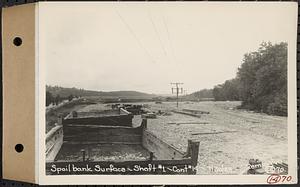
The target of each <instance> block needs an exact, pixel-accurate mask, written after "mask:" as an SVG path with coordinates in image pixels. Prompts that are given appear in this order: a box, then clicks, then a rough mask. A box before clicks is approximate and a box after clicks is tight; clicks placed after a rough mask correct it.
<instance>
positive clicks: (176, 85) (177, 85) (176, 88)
mask: <svg viewBox="0 0 300 187" xmlns="http://www.w3.org/2000/svg"><path fill="white" fill-rule="evenodd" d="M182 84H183V83H180V82H172V83H171V85H175V87H172V94H173V93H175V94H176V100H177V108H178V96H179V94H182V93H183V88H182V87H180V85H182ZM174 90H175V91H174Z"/></svg>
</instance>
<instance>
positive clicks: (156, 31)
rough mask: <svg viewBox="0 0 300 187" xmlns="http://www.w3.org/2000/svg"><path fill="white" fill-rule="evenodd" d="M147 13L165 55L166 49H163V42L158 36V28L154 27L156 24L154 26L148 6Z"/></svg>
mask: <svg viewBox="0 0 300 187" xmlns="http://www.w3.org/2000/svg"><path fill="white" fill-rule="evenodd" d="M148 15H149V17H150V21H151V23H152V26H153V28H154V31H155V34H156V36H157V38H158V40H159V43H160V46H161V48H162V50H163V51H164V54H165V55H167V52H166V49H165V47H164V45H163V42H162V40H161V38H160V36H159V33H158V30H157V28H156V26H155V24H154V21H153V18H152V15H151V12H150V9H149V7H148Z"/></svg>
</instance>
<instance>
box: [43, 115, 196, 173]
mask: <svg viewBox="0 0 300 187" xmlns="http://www.w3.org/2000/svg"><path fill="white" fill-rule="evenodd" d="M104 118H105V117H104ZM68 119H70V118H68ZM68 119H65V120H63V126H62V127H60V128H57V129H54V130H53V131H50V132H51V133H52V134H57V137H56V138H55V136H54V135H51V136H50V135H49V136H47V137H49V138H47V140H46V145H47V146H46V147H47V148H48V147H49V149H47V150H48V152H47V156H46V160H47V162H46V172H47V174H48V175H72V174H77V175H81V174H82V175H83V174H92V175H97V174H98V175H99V174H126V175H127V174H139V175H140V174H153V175H156V174H161V175H164V174H185V175H186V174H195V173H196V166H197V163H198V152H199V142H194V141H191V140H189V141H188V148H187V151H186V152H185V153H183V152H181V151H179V150H177V149H176V148H175V147H174V146H172V145H170V144H168V143H166V142H164V141H162V140H161V139H160V138H158V137H157V136H155V135H154V134H153V133H152V132H150V131H149V130H147V119H143V120H142V123H141V125H140V126H139V127H128V126H122V125H119V126H116V125H105V124H103V122H99V123H91V124H88V123H80V122H81V121H80V122H75V123H74V120H75V118H72V120H73V121H72V123H71V122H70V121H67V120H68ZM78 119H79V120H80V118H78ZM98 120H99V121H101V118H100V117H98ZM62 130H63V133H61V131H62ZM56 131H59V133H58V132H56ZM59 135H60V136H59ZM58 137H59V138H58ZM62 137H63V143H62V145H61V139H62ZM48 142H51V143H48ZM55 142H57V144H58V146H56V149H50V147H51V145H52V147H53V146H54V145H55ZM109 145H111V146H109ZM116 145H118V146H116ZM126 146H127V147H126ZM82 147H83V148H82ZM105 147H106V148H107V147H110V148H112V149H113V148H114V147H118V149H120V150H116V151H110V152H108V151H106V150H104V149H105ZM122 147H124V149H123V151H124V150H125V153H122V150H121V149H122ZM57 148H61V150H59V151H58V150H57ZM81 148H82V149H81ZM128 148H130V149H131V151H132V150H133V151H134V150H135V148H138V149H136V150H140V151H142V153H143V154H140V153H136V154H135V155H142V156H141V157H140V158H139V159H135V157H130V155H129V158H127V159H126V157H125V156H124V157H125V159H126V160H122V155H121V156H120V154H124V155H127V153H126V149H128ZM66 149H68V150H69V152H66V151H64V150H66ZM72 151H73V152H72ZM74 151H75V152H76V154H75V152H74ZM70 152H71V153H70ZM104 153H105V154H111V155H110V156H111V158H114V159H112V160H110V159H109V158H110V157H109V156H107V157H105V155H99V154H104ZM61 154H64V156H62V155H61ZM68 154H71V155H68ZM72 154H73V155H72ZM114 154H115V155H114ZM116 154H118V155H116ZM128 154H129V153H128ZM78 155H79V156H78ZM118 156H119V157H120V158H119V157H118ZM67 157H68V158H69V159H64V158H67ZM62 158H63V159H62ZM115 158H117V159H115ZM56 168H65V169H63V170H62V171H60V172H57V170H56ZM116 168H118V169H116Z"/></svg>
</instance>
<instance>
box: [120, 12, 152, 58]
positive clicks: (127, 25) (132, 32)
mask: <svg viewBox="0 0 300 187" xmlns="http://www.w3.org/2000/svg"><path fill="white" fill-rule="evenodd" d="M115 11H116V13H117V14H118V16H119V18H120V19H121V21H122V22H123V23H124V25H125V26H126V27H127V29H128V30H129V32H130V33H131V34H132V35H133V37H134V38H135V40H136V41H137V43H138V44H139V46H140V47H141V48H142V49H143V50H144V52H145V54H146V55H147V56H148V57H149V59H150V61H151V62H153V63H155V60H154V59H153V58H152V57H151V55H150V53H149V52H148V51H147V50H146V48H145V47H144V46H143V44H142V42H141V41H140V40H139V38H138V37H137V35H136V34H135V33H134V31H133V30H132V29H131V27H130V26H129V24H128V23H127V22H126V20H125V19H124V18H123V16H122V15H121V14H120V13H119V11H118V10H117V8H116V7H115Z"/></svg>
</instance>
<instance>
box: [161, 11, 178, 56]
mask: <svg viewBox="0 0 300 187" xmlns="http://www.w3.org/2000/svg"><path fill="white" fill-rule="evenodd" d="M163 23H164V25H165V28H166V31H167V36H168V41H169V44H170V48H171V52H172V55H173V59H174V60H175V53H174V48H173V43H172V41H171V36H170V32H169V29H168V25H167V22H166V19H165V16H163Z"/></svg>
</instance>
